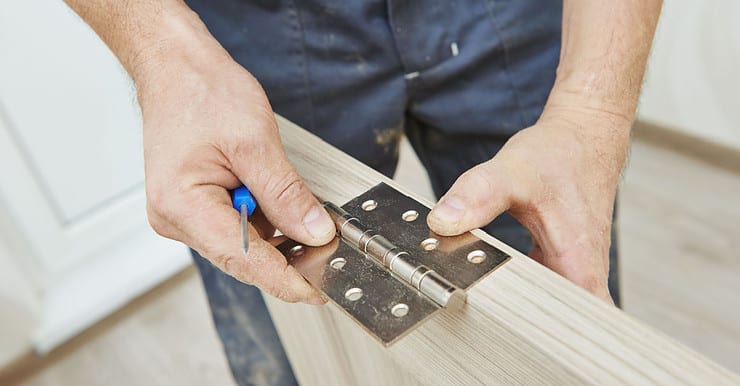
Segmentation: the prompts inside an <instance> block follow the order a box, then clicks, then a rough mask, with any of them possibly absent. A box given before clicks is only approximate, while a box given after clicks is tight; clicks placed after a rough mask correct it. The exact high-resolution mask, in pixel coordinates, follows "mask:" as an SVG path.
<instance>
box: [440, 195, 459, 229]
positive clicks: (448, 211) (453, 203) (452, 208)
mask: <svg viewBox="0 0 740 386" xmlns="http://www.w3.org/2000/svg"><path fill="white" fill-rule="evenodd" d="M464 213H465V203H463V201H462V200H461V199H459V198H457V197H455V196H450V197H445V198H443V199H442V201H440V202H439V203H438V204H437V206H435V207H434V210H432V216H434V217H436V218H437V220H440V221H442V222H446V223H456V222H458V221H460V219H462V216H463V214H464Z"/></svg>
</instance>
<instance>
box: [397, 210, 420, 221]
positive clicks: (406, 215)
mask: <svg viewBox="0 0 740 386" xmlns="http://www.w3.org/2000/svg"><path fill="white" fill-rule="evenodd" d="M401 218H402V219H403V221H406V222H411V221H414V220H416V219H417V218H419V212H417V211H415V210H407V211H405V212H403V214H402V215H401Z"/></svg>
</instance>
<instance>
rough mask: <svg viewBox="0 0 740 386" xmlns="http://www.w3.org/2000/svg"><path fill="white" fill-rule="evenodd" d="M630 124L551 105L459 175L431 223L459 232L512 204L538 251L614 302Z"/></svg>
mask: <svg viewBox="0 0 740 386" xmlns="http://www.w3.org/2000/svg"><path fill="white" fill-rule="evenodd" d="M630 125H631V122H630V121H628V120H627V119H625V118H624V117H621V116H618V115H612V114H610V113H607V112H602V111H594V110H587V109H569V108H555V109H552V108H551V109H549V110H546V111H545V113H544V114H543V115H542V117H541V118H540V120H539V121H538V122H537V123H536V124H535V125H534V126H531V127H529V128H527V129H525V130H522V131H521V132H519V133H518V134H516V135H514V136H513V137H512V138H511V139H510V140H509V141H508V142H507V143H506V145H505V146H504V147H503V148H502V149H501V150H500V151H499V153H498V154H497V155H496V156H495V157H494V158H493V159H491V160H489V161H487V162H484V163H482V164H480V165H477V166H476V167H474V168H472V169H470V170H469V171H467V172H466V173H464V174H463V175H461V176H460V178H458V179H457V181H456V182H455V184H454V185H453V186H452V188H450V190H449V191H448V192H447V194H445V196H444V197H442V199H441V200H440V202H439V203H438V204H437V205H436V206H435V207H434V209H433V210H432V212H431V213H430V215H429V217H428V219H427V221H428V223H429V226H430V228H431V229H432V230H433V231H435V232H437V233H439V234H441V235H445V236H450V235H457V234H460V233H463V232H466V231H469V230H471V229H474V228H478V227H482V226H485V225H487V224H488V223H490V222H491V221H492V220H493V219H494V218H496V217H497V216H499V215H500V214H501V213H503V212H504V211H507V210H508V211H509V213H511V215H513V216H514V217H515V218H516V219H517V220H518V221H519V222H521V223H522V224H523V225H524V226H525V227H526V228H527V229H528V230H529V232H530V233H531V235H532V238H533V242H534V247H533V248H532V250H531V251H529V256H530V257H531V258H533V259H535V260H537V261H539V262H540V263H542V264H544V265H545V266H547V267H549V268H551V269H552V270H554V271H555V272H557V273H559V274H561V275H563V276H564V277H566V278H568V279H570V280H571V281H573V282H574V283H576V284H578V285H579V286H581V287H583V288H585V289H586V290H588V291H590V292H591V293H593V294H595V295H596V296H598V297H600V298H602V299H604V300H605V301H608V302H611V297H610V295H609V289H608V287H607V279H608V275H609V246H610V243H611V226H612V212H613V210H614V200H615V196H616V191H617V185H618V181H619V176H620V173H621V170H622V166H623V164H624V162H625V158H626V154H627V145H628V142H629V128H630Z"/></svg>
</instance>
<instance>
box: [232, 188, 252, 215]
mask: <svg viewBox="0 0 740 386" xmlns="http://www.w3.org/2000/svg"><path fill="white" fill-rule="evenodd" d="M231 204H232V205H233V206H234V209H236V210H241V207H242V205H244V204H246V205H247V214H248V215H249V216H251V215H252V213H254V210H255V209H257V201H255V200H254V197H253V196H252V192H250V191H249V189H247V187H246V186H244V185H242V186H240V187H238V188H236V189H234V190H232V191H231Z"/></svg>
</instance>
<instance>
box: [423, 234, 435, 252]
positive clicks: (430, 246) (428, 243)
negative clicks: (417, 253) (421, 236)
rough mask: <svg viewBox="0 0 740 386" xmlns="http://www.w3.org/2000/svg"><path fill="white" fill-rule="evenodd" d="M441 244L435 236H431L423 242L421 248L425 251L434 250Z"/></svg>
mask: <svg viewBox="0 0 740 386" xmlns="http://www.w3.org/2000/svg"><path fill="white" fill-rule="evenodd" d="M438 245H439V240H437V239H435V238H434V237H430V238H428V239H426V240H424V241H422V242H421V245H420V246H421V249H423V250H425V251H433V250H435V249H437V246H438Z"/></svg>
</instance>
